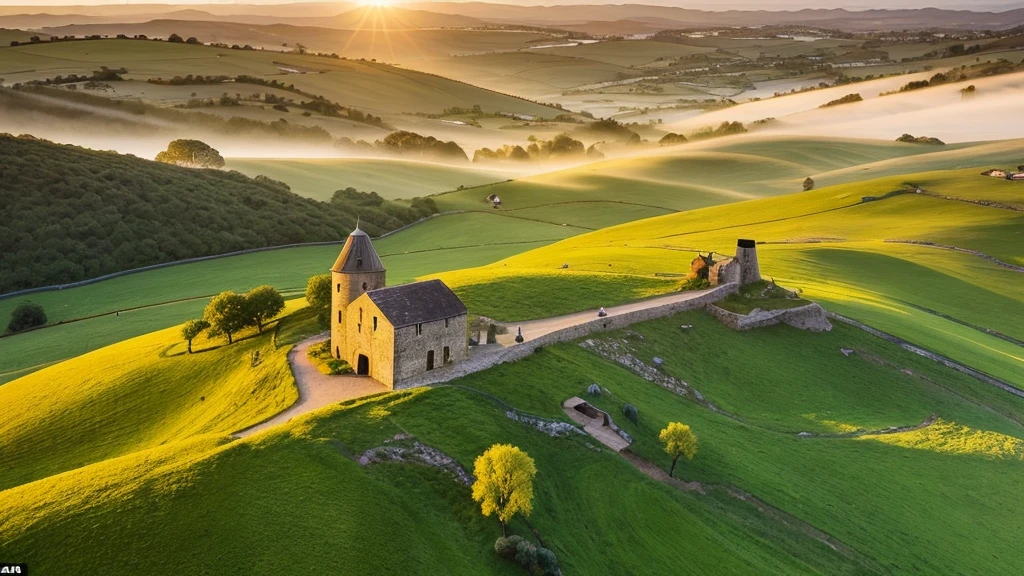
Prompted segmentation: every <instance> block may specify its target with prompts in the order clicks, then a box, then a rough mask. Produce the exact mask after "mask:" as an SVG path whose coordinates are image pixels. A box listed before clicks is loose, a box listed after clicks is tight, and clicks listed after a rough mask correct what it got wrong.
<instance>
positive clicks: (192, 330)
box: [181, 318, 210, 354]
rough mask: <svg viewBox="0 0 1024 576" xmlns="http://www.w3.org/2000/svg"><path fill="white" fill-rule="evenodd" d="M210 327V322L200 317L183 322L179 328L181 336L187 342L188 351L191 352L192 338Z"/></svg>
mask: <svg viewBox="0 0 1024 576" xmlns="http://www.w3.org/2000/svg"><path fill="white" fill-rule="evenodd" d="M209 328H210V323H209V322H207V321H206V320H204V319H202V318H200V319H198V320H189V321H188V322H185V325H184V326H182V328H181V337H182V338H184V339H185V341H186V342H188V353H189V354H191V353H192V340H195V338H196V337H197V336H199V335H200V334H202V333H203V332H205V331H206V330H207V329H209Z"/></svg>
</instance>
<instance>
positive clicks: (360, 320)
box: [359, 308, 363, 324]
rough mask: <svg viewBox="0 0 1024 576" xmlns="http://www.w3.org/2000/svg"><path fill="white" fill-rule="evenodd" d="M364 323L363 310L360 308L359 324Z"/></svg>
mask: <svg viewBox="0 0 1024 576" xmlns="http://www.w3.org/2000/svg"><path fill="white" fill-rule="evenodd" d="M362 322H363V309H362V308H360V309H359V323H360V324H361V323H362Z"/></svg>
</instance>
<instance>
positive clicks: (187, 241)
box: [0, 134, 436, 293]
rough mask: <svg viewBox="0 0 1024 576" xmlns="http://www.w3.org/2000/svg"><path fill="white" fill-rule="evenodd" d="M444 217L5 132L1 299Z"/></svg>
mask: <svg viewBox="0 0 1024 576" xmlns="http://www.w3.org/2000/svg"><path fill="white" fill-rule="evenodd" d="M434 211H436V208H435V207H434V206H433V202H431V201H430V200H424V199H418V200H415V201H413V202H412V205H411V206H408V205H404V204H399V203H395V202H386V201H384V200H383V199H381V198H379V197H377V196H375V195H372V194H364V193H360V192H357V191H354V190H351V191H349V192H347V193H344V194H338V195H336V196H335V198H334V199H332V201H331V202H329V203H325V202H317V201H315V200H311V199H308V198H303V197H301V196H299V195H297V194H294V193H293V192H291V191H290V190H288V187H287V186H286V185H284V184H283V183H279V182H275V181H273V180H271V179H269V178H264V177H257V178H256V179H252V178H248V177H246V176H244V175H242V174H240V173H238V172H226V171H220V170H197V169H189V168H180V167H177V166H172V165H167V164H161V163H157V162H151V161H148V160H143V159H140V158H136V157H134V156H124V155H120V154H116V153H112V152H96V151H92V150H87V149H85V148H78V147H75V146H64V145H58V144H53V143H51V142H47V141H44V140H37V139H34V138H30V137H13V136H11V135H7V134H3V135H0V214H3V219H2V221H0V270H5V271H10V272H11V273H10V274H7V273H5V274H4V275H2V276H0V293H6V292H11V291H15V290H21V289H25V288H32V287H36V286H45V285H50V284H62V283H68V282H75V281H78V280H84V279H87V278H93V277H96V276H101V275H104V274H109V273H112V272H118V271H121V270H127V269H131V268H137V267H140V266H147V265H151V264H158V263H161V262H171V261H174V260H180V259H183V258H191V257H196V256H208V255H213V254H221V253H225V252H232V251H236V250H244V249H247V248H258V247H263V246H275V245H281V244H291V243H297V242H318V241H332V240H340V239H343V238H344V237H345V235H346V234H348V232H349V231H351V229H352V228H353V226H354V225H355V221H356V213H357V212H358V214H359V217H360V218H361V220H362V228H363V229H364V230H366V231H367V232H368V233H370V234H373V235H377V234H380V233H382V232H385V231H387V230H392V229H395V228H399V227H401V226H403V225H405V224H408V223H410V222H413V221H415V220H417V219H419V218H422V217H424V216H427V215H429V214H430V213H432V212H434Z"/></svg>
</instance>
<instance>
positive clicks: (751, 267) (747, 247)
mask: <svg viewBox="0 0 1024 576" xmlns="http://www.w3.org/2000/svg"><path fill="white" fill-rule="evenodd" d="M736 262H737V263H739V265H740V277H739V282H740V286H743V285H746V284H750V283H751V282H757V281H759V280H761V268H760V267H759V266H758V264H757V243H755V242H754V241H753V240H744V239H740V240H737V241H736Z"/></svg>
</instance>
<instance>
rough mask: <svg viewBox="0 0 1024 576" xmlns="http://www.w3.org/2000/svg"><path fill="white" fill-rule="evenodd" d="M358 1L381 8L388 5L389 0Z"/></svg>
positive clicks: (364, 4)
mask: <svg viewBox="0 0 1024 576" xmlns="http://www.w3.org/2000/svg"><path fill="white" fill-rule="evenodd" d="M359 3H360V4H362V5H363V6H376V7H377V8H383V7H384V6H390V5H391V0H359Z"/></svg>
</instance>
